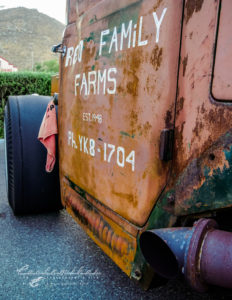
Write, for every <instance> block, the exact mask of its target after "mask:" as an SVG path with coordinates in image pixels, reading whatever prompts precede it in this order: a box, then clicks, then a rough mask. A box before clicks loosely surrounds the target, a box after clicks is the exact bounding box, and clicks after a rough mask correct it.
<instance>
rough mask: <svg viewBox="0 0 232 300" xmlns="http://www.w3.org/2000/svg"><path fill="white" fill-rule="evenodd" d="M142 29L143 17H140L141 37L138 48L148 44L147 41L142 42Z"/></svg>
mask: <svg viewBox="0 0 232 300" xmlns="http://www.w3.org/2000/svg"><path fill="white" fill-rule="evenodd" d="M142 28H143V17H140V21H139V37H138V46H139V47H141V46H145V45H147V43H148V41H147V40H144V41H141V38H142Z"/></svg>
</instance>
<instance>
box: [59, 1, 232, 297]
mask: <svg viewBox="0 0 232 300" xmlns="http://www.w3.org/2000/svg"><path fill="white" fill-rule="evenodd" d="M231 12H232V3H231V1H229V0H221V1H220V0H215V1H211V0H198V1H195V0H186V1H183V0H175V1H171V0H122V1H121V0H120V1H112V0H98V1H96V0H67V11H66V15H67V26H66V29H65V31H64V34H63V40H62V43H61V44H60V45H59V46H58V47H55V48H54V49H55V51H56V52H60V53H61V54H60V73H59V98H58V151H59V183H60V194H61V202H62V205H63V207H65V209H66V210H67V211H68V212H69V213H70V214H71V215H72V217H73V218H74V219H75V220H76V221H77V223H78V224H80V225H81V227H82V228H83V229H84V230H85V231H86V233H87V234H88V235H89V236H90V237H91V238H92V239H93V240H94V241H95V243H96V244H97V245H98V246H99V247H101V248H102V250H103V251H104V252H105V253H106V254H107V255H108V256H109V257H110V258H111V259H112V260H113V261H114V262H115V263H116V264H117V265H118V266H119V267H120V268H121V269H122V271H124V272H125V273H126V274H127V275H128V276H129V277H131V278H132V279H134V280H135V281H137V282H139V283H140V284H141V285H142V286H143V287H144V288H148V287H149V285H150V283H151V280H152V278H154V277H156V276H162V277H166V278H173V277H175V276H176V275H177V274H178V273H179V272H182V273H183V274H184V275H185V277H186V279H187V281H188V282H189V284H190V285H191V286H192V287H193V288H195V289H196V290H198V291H205V290H206V289H207V287H208V286H209V285H220V286H224V287H230V288H231V286H232V263H231V261H232V234H231V233H230V231H231V230H232V221H231V217H230V214H231V206H232V185H231V177H232V173H231V170H232V169H231V167H232V123H231V120H232V103H231V100H232V75H231V72H230V70H231V67H230V65H232V59H231V56H230V53H231V52H232V40H231V38H230V31H231V28H232V21H231V20H232V18H231V17H232V13H231ZM218 226H219V227H220V229H221V230H218V229H217V228H218ZM225 249H226V250H225ZM225 264H226V265H227V267H228V266H229V267H228V268H225ZM223 265H224V266H223Z"/></svg>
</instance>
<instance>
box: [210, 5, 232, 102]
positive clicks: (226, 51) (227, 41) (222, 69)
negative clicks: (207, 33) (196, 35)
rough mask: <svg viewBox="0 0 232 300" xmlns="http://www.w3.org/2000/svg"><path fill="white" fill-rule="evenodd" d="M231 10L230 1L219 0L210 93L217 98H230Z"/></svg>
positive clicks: (231, 62) (231, 85) (231, 95)
mask: <svg viewBox="0 0 232 300" xmlns="http://www.w3.org/2000/svg"><path fill="white" fill-rule="evenodd" d="M231 29H232V12H231V1H230V0H222V1H221V11H220V22H219V31H218V38H217V47H216V54H215V55H216V58H215V66H214V77H213V85H212V94H213V96H214V98H216V99H218V100H223V101H225V100H232V74H231V70H232V60H231V53H232V41H231V38H230V37H231Z"/></svg>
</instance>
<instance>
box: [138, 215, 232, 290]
mask: <svg viewBox="0 0 232 300" xmlns="http://www.w3.org/2000/svg"><path fill="white" fill-rule="evenodd" d="M140 248H141V251H142V253H143V255H144V257H145V259H146V261H147V262H148V263H149V264H150V265H151V267H152V268H153V269H154V270H155V272H156V273H158V274H159V275H160V276H162V277H165V278H168V279H171V278H174V277H176V276H177V274H178V273H179V271H181V272H182V273H183V274H184V276H185V278H186V280H187V281H188V283H189V284H190V286H191V287H192V288H194V289H195V290H197V291H198V292H204V291H206V290H207V288H208V285H218V286H221V287H225V288H232V233H230V232H226V231H222V230H218V229H217V223H216V222H215V221H214V220H212V219H200V220H199V221H197V222H196V223H195V224H194V226H193V227H180V228H164V229H154V230H149V231H145V232H143V233H142V234H141V236H140Z"/></svg>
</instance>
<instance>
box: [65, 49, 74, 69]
mask: <svg viewBox="0 0 232 300" xmlns="http://www.w3.org/2000/svg"><path fill="white" fill-rule="evenodd" d="M73 53H74V48H73V47H69V48H68V50H67V54H66V60H65V67H67V66H68V65H70V66H71V65H72V58H73Z"/></svg>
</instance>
